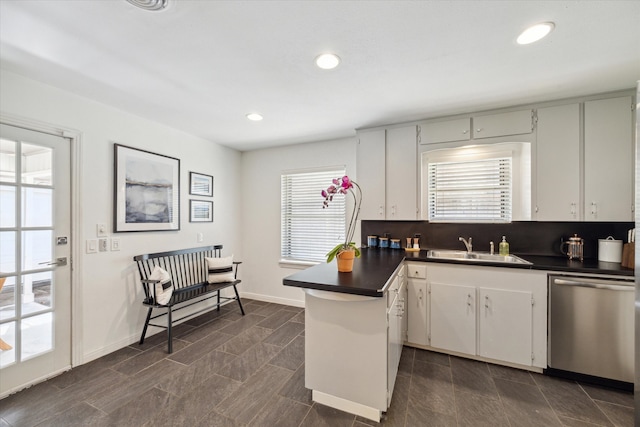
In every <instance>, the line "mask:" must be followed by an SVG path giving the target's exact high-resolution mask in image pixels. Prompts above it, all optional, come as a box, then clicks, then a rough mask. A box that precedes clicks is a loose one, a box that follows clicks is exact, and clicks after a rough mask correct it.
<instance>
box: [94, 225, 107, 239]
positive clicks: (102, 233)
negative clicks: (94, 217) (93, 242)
mask: <svg viewBox="0 0 640 427" xmlns="http://www.w3.org/2000/svg"><path fill="white" fill-rule="evenodd" d="M96 235H97V236H98V237H107V224H96Z"/></svg>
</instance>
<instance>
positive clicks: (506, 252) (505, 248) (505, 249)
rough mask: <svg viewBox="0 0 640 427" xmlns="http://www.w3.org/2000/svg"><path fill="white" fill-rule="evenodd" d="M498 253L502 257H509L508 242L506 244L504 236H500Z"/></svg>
mask: <svg viewBox="0 0 640 427" xmlns="http://www.w3.org/2000/svg"><path fill="white" fill-rule="evenodd" d="M498 252H499V253H500V255H502V256H507V255H509V242H507V239H506V237H505V236H502V242H500V244H499V245H498Z"/></svg>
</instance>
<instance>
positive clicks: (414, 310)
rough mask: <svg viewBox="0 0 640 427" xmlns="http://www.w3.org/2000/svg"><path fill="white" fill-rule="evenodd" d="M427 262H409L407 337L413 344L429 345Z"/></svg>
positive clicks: (407, 268) (407, 271)
mask: <svg viewBox="0 0 640 427" xmlns="http://www.w3.org/2000/svg"><path fill="white" fill-rule="evenodd" d="M426 267H427V266H426V264H425V263H415V262H414V263H407V264H406V273H407V274H406V275H407V314H406V316H405V318H406V319H407V339H406V341H407V342H408V343H411V344H416V345H420V346H426V345H429V337H428V335H429V333H428V331H429V318H428V316H427V307H428V300H427V296H428V295H427V278H426Z"/></svg>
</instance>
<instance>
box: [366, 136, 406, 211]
mask: <svg viewBox="0 0 640 427" xmlns="http://www.w3.org/2000/svg"><path fill="white" fill-rule="evenodd" d="M416 132H417V128H416V126H407V127H401V128H392V129H387V130H384V129H381V130H372V131H362V132H359V133H358V145H357V152H356V169H357V179H356V182H357V183H358V184H359V185H360V187H361V188H362V206H361V209H360V218H361V219H363V220H375V219H381V220H383V219H386V220H415V219H417V217H418V208H417V206H418V202H417V200H418V190H417V182H418V174H417V158H418V157H417V145H416V144H417V143H416Z"/></svg>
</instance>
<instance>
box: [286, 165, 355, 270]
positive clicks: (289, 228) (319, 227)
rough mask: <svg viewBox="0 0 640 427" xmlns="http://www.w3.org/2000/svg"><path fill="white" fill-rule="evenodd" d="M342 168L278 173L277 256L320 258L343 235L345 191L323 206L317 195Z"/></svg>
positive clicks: (302, 258) (341, 239) (291, 258)
mask: <svg viewBox="0 0 640 427" xmlns="http://www.w3.org/2000/svg"><path fill="white" fill-rule="evenodd" d="M344 175H345V171H344V169H342V170H336V169H333V170H327V171H314V172H302V173H289V174H283V175H282V176H281V185H282V191H281V197H282V201H281V228H280V229H281V253H280V255H281V257H282V259H283V260H286V261H311V262H321V261H324V260H325V259H326V254H327V252H329V251H330V250H331V249H333V248H334V247H335V246H336V245H337V244H338V243H340V242H343V241H344V239H345V209H346V197H345V195H336V196H335V197H334V198H333V201H332V202H330V203H329V207H327V208H325V209H323V208H322V202H323V201H324V198H323V197H322V196H321V195H320V193H321V191H322V190H325V189H326V188H327V187H329V185H331V181H332V180H333V179H334V178H338V177H342V176H344Z"/></svg>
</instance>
